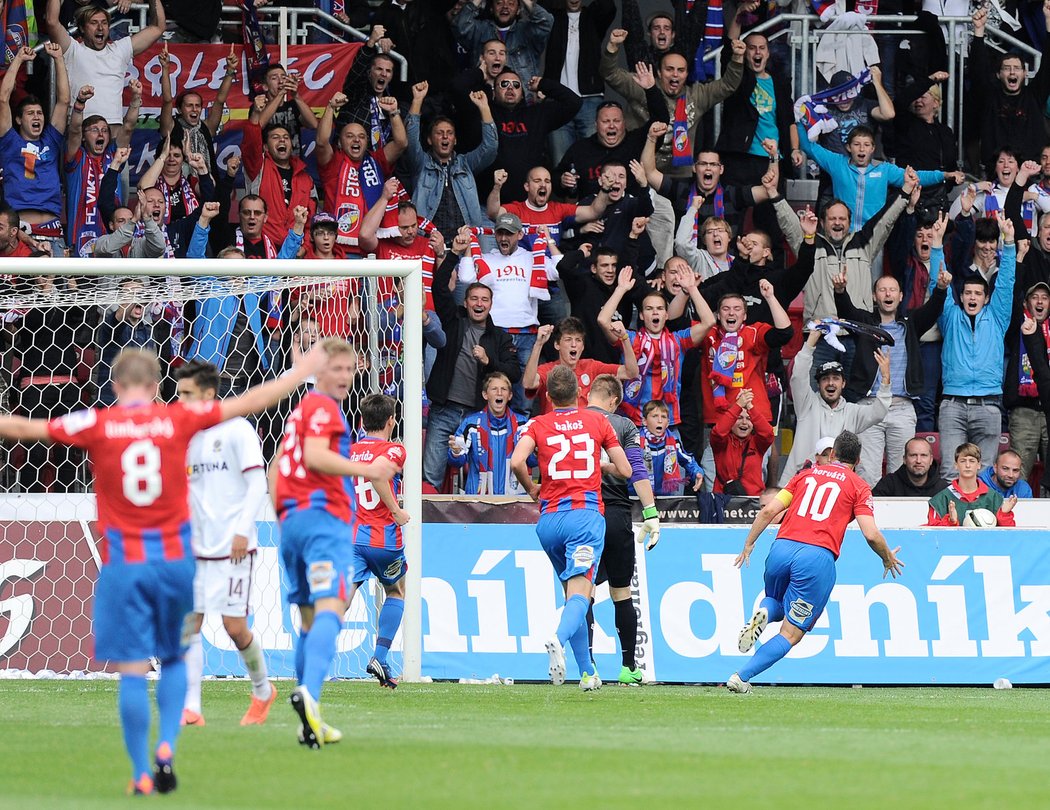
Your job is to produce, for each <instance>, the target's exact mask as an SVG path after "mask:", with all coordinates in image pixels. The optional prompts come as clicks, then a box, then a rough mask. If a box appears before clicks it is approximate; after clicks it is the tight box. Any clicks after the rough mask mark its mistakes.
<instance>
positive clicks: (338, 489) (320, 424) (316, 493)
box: [277, 391, 353, 523]
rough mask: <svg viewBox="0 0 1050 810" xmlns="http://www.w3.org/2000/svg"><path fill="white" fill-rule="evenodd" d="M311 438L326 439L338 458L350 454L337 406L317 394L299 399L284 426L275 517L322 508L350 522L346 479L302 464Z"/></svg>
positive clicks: (347, 434)
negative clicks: (302, 510)
mask: <svg viewBox="0 0 1050 810" xmlns="http://www.w3.org/2000/svg"><path fill="white" fill-rule="evenodd" d="M312 437H320V438H325V439H328V448H329V449H330V450H332V451H334V452H336V453H338V454H339V455H341V456H344V457H345V456H346V455H347V453H348V452H349V451H350V428H349V426H348V425H347V424H346V417H344V416H343V411H342V409H341V408H340V407H339V403H338V402H336V401H335V400H334V399H332V398H331V397H330V396H326V395H325V394H322V393H319V392H317V391H310V392H309V393H308V394H307V395H306V396H305V397H303V398H302V400H300V402H299V405H298V406H296V409H295V410H294V411H292V415H291V416H289V417H288V421H287V422H286V423H285V426H284V440H283V441H282V442H281V453H280V458H279V460H278V462H277V517H278V518H283V517H284V516H285V515H288V514H289V513H291V512H294V511H296V510H299V509H324V510H325V511H326V512H328V513H329V514H331V515H334V516H335V517H337V518H339V520H341V521H343V522H344V523H350V521H351V519H352V517H353V505H352V504H351V502H350V489H349V487H350V484H349V479H348V478H344V477H343V476H341V475H329V474H327V473H319V472H315V471H313V470H308V469H307V468H306V465H305V464H304V463H303V445H304V442H305V440H306V439H307V438H312Z"/></svg>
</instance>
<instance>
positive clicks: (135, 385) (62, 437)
mask: <svg viewBox="0 0 1050 810" xmlns="http://www.w3.org/2000/svg"><path fill="white" fill-rule="evenodd" d="M325 359H326V358H325V356H324V353H323V351H322V350H320V349H315V350H313V351H311V352H309V353H308V354H306V355H304V356H303V357H302V358H301V359H300V360H299V361H298V362H296V364H295V366H294V367H293V368H292V369H291V371H289V373H288V374H286V375H284V376H283V377H281V378H280V379H277V380H271V381H270V382H267V383H264V384H262V385H259V386H256V387H255V388H252V389H250V390H248V391H246V392H245V393H244V394H243V395H242V396H239V397H233V398H230V399H225V400H222V401H218V400H215V401H211V402H195V403H181V402H180V403H175V404H173V405H163V404H159V403H157V402H156V401H155V400H156V398H157V394H158V392H159V388H160V364H159V362H158V361H157V357H156V355H155V354H153V353H152V352H148V351H143V350H140V349H129V350H125V351H123V352H121V353H120V355H119V356H118V357H117V359H116V361H115V362H114V363H113V390H114V392H115V393H116V396H117V404H116V405H115V406H113V407H111V408H91V409H88V410H83V411H76V412H74V413H71V414H68V415H66V416H63V417H61V418H58V419H53V420H51V421H46V420H40V419H26V418H24V417H20V416H0V437H4V438H8V439H15V440H19V441H40V442H48V441H50V442H55V443H58V444H66V445H72V446H74V447H79V448H82V449H83V450H86V451H87V455H88V458H89V459H90V460H91V464H92V468H93V471H94V478H95V496H96V498H97V503H98V530H99V533H100V534H101V541H100V543H99V552H100V556H101V558H102V570H101V571H100V572H99V578H98V584H97V586H96V588H95V604H94V616H93V630H94V635H95V657H96V658H97V659H99V660H106V661H109V662H111V663H112V664H113V665H114V666H115V667H116V669H117V672H119V673H120V688H119V693H118V700H119V705H120V720H121V725H122V726H123V730H124V745H125V747H126V748H127V752H128V757H129V758H130V759H131V766H132V771H131V774H132V776H131V785H130V786H129V792H131V793H137V794H144V793H152V792H153V791H154V789H156V791H157V792H159V793H169V792H171V791H172V790H174V789H175V786H176V780H175V771H174V756H175V743H176V740H177V738H178V734H179V721H180V720H181V719H182V707H183V702H184V700H185V698H186V664H185V662H184V661H183V654H184V653H185V651H186V645H187V642H188V634H187V632H186V629H187V627H188V624H187V621H186V620H187V617H188V614H189V613H190V611H191V610H192V609H193V575H194V568H195V564H194V557H193V550H192V548H191V545H190V536H191V526H190V507H189V497H188V488H189V483H188V480H187V477H186V448H187V446H188V445H189V443H190V439H192V438H193V436H194V435H195V434H196V433H197V432H198V431H201V430H206V429H208V428H210V427H212V426H214V425H217V424H219V422H223V421H226V420H228V419H233V418H235V417H238V416H247V415H248V414H251V413H259V412H261V411H264V410H266V409H267V408H270V407H272V406H273V405H276V404H277V403H278V402H279V401H280V400H282V399H283V398H284V397H286V396H288V395H289V394H290V393H292V391H294V390H295V389H296V387H298V386H299V385H300V384H302V383H303V382H304V381H305V380H306V379H307V378H308V377H311V376H313V375H314V374H315V373H316V372H317V370H318V369H319V368H320V367H321V365H322V364H323V363H324V361H325ZM150 658H156V659H158V660H159V661H160V663H161V675H160V680H158V681H157V693H156V699H157V708H158V710H159V713H160V732H159V735H158V742H157V747H156V749H155V752H156V753H155V759H154V767H153V770H152V773H151V770H150V762H149V733H150V705H149V693H148V691H147V688H146V675H147V673H149V671H150V669H151V668H152V667H151V664H150Z"/></svg>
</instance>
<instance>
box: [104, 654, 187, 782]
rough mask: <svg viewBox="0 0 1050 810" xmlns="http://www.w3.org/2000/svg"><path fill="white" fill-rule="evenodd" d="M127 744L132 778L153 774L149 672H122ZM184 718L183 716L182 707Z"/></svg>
mask: <svg viewBox="0 0 1050 810" xmlns="http://www.w3.org/2000/svg"><path fill="white" fill-rule="evenodd" d="M117 701H118V706H119V708H120V725H121V727H122V728H123V730H124V747H125V748H126V749H127V751H128V758H129V759H131V778H132V779H138V778H139V777H141V776H143V775H146V776H149V775H150V774H151V773H152V768H151V767H150V761H149V722H150V717H149V690H148V689H147V688H146V676H145V675H121V676H120V688H119V692H118V698H117ZM179 708H180V717H181V708H182V707H181V706H180V707H179Z"/></svg>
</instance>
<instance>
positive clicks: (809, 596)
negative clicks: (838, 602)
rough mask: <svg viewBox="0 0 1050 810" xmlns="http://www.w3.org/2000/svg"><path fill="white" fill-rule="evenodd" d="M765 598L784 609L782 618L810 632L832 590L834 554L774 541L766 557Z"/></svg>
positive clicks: (810, 546)
mask: <svg viewBox="0 0 1050 810" xmlns="http://www.w3.org/2000/svg"><path fill="white" fill-rule="evenodd" d="M765 579H766V596H768V597H770V598H772V599H776V600H777V601H778V602H780V603H781V605H783V607H784V618H785V619H786V620H787V621H789V622H791V623H792V624H793V625H795V627H797V628H799V629H800V630H803V631H809V630H811V629H813V625H814V623H815V622H816V621H817V619H818V618H820V614H821V613H823V612H824V608H825V607H826V606H827V604H828V598H829V597H830V596H831V589H832V588H834V587H835V555H834V554H832V553H831V551H830V550H829V549H826V548H824V547H823V546H814V545H811V544H809V543H799V542H797V541H795V540H782V539H781V540H776V541H774V542H773V547H772V548H771V549H770V550H769V556H768V557H766V574H765Z"/></svg>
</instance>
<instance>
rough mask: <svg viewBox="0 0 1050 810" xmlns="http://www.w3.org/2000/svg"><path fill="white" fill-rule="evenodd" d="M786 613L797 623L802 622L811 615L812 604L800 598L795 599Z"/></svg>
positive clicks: (807, 619)
mask: <svg viewBox="0 0 1050 810" xmlns="http://www.w3.org/2000/svg"><path fill="white" fill-rule="evenodd" d="M788 615H789V616H790V617H791V618H792V619H794V620H795V621H796V622H798V623H799V624H804V623H805V622H807V621H809V618H810V617H811V616H812V615H813V605H811V604H810V603H809V602H803V601H802V600H801V599H796V600H795V601H794V602H792V603H791V609H790V610H789V611H788Z"/></svg>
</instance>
